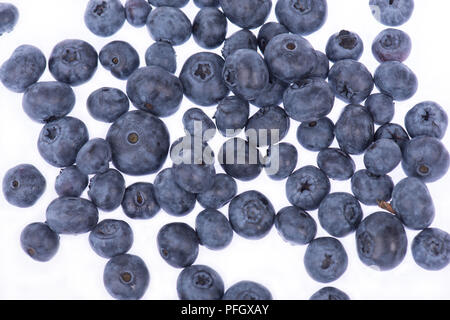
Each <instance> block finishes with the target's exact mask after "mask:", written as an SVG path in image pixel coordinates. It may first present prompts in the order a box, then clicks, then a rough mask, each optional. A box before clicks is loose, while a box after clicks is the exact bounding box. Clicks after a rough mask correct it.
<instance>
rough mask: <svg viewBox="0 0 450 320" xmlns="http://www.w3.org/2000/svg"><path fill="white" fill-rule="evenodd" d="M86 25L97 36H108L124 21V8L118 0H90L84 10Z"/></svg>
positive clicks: (117, 29) (120, 26)
mask: <svg viewBox="0 0 450 320" xmlns="http://www.w3.org/2000/svg"><path fill="white" fill-rule="evenodd" d="M84 23H85V24H86V27H88V29H89V30H90V31H91V32H92V33H93V34H95V35H97V36H99V37H109V36H112V35H113V34H115V33H116V32H117V31H119V29H120V28H122V26H123V24H124V23H125V9H124V7H123V6H122V3H121V2H120V0H90V1H89V2H88V4H87V7H86V11H85V12H84Z"/></svg>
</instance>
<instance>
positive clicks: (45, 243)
mask: <svg viewBox="0 0 450 320" xmlns="http://www.w3.org/2000/svg"><path fill="white" fill-rule="evenodd" d="M20 245H21V246H22V249H23V251H25V253H26V254H27V255H28V256H30V257H31V258H32V259H34V260H36V261H41V262H45V261H49V260H50V259H52V258H53V257H54V256H55V254H56V252H57V251H58V249H59V235H58V234H57V233H56V232H55V231H53V230H52V229H50V228H49V227H48V225H47V224H45V223H31V224H29V225H27V226H26V227H25V228H24V229H23V231H22V233H21V234H20Z"/></svg>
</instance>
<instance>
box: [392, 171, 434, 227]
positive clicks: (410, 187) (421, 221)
mask: <svg viewBox="0 0 450 320" xmlns="http://www.w3.org/2000/svg"><path fill="white" fill-rule="evenodd" d="M391 205H392V209H393V210H394V211H395V214H396V215H397V216H398V217H399V218H400V220H401V221H402V222H403V224H404V225H405V226H406V227H408V228H410V229H414V230H422V229H425V228H427V227H429V226H430V225H431V223H432V222H433V220H434V204H433V199H432V198H431V195H430V192H429V191H428V188H427V186H426V185H425V184H424V183H423V182H422V181H421V180H420V179H417V178H405V179H403V180H401V181H400V182H399V183H397V184H396V185H395V187H394V191H393V192H392V202H391Z"/></svg>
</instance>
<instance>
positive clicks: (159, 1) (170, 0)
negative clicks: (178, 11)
mask: <svg viewBox="0 0 450 320" xmlns="http://www.w3.org/2000/svg"><path fill="white" fill-rule="evenodd" d="M148 2H149V3H151V4H152V5H154V6H156V7H176V8H181V7H184V6H185V5H186V4H187V3H188V2H189V0H148Z"/></svg>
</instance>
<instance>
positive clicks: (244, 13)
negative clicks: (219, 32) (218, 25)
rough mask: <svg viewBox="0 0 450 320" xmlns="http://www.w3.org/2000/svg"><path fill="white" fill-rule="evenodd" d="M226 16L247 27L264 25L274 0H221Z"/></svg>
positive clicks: (236, 23)
mask: <svg viewBox="0 0 450 320" xmlns="http://www.w3.org/2000/svg"><path fill="white" fill-rule="evenodd" d="M219 3H220V6H221V8H222V10H223V12H224V13H225V16H226V17H227V18H228V20H230V21H231V22H232V23H234V24H235V25H238V26H239V27H241V28H245V29H254V28H258V27H260V26H262V25H263V24H264V22H266V19H267V17H268V16H269V13H270V9H272V0H219Z"/></svg>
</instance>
